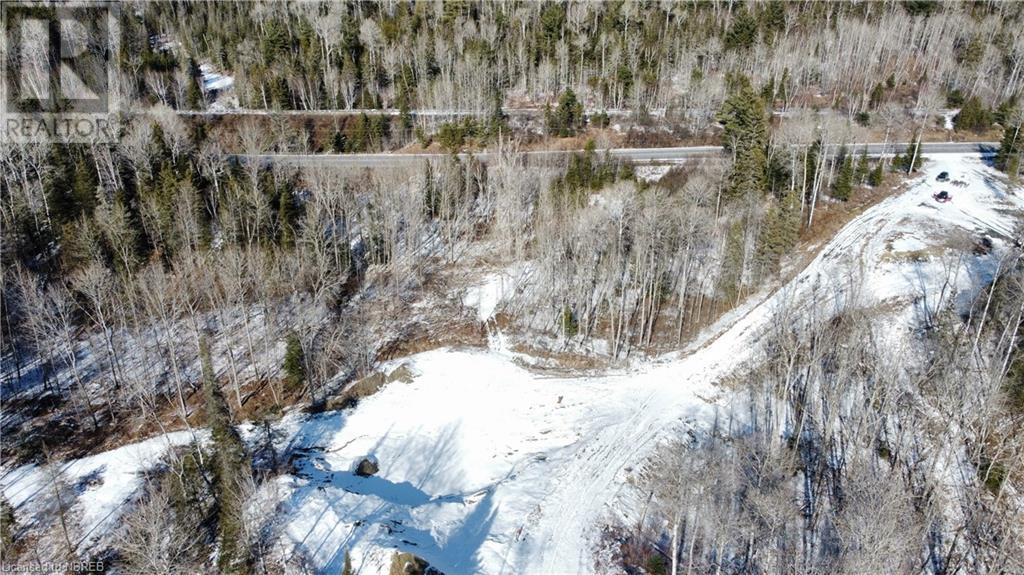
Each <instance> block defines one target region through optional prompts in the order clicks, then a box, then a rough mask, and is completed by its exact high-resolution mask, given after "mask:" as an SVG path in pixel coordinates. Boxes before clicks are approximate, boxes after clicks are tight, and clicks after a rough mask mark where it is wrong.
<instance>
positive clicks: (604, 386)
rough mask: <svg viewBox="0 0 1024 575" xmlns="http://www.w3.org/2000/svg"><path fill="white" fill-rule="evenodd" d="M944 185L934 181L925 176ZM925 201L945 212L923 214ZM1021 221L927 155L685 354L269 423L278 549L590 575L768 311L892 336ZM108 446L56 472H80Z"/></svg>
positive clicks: (982, 261)
mask: <svg viewBox="0 0 1024 575" xmlns="http://www.w3.org/2000/svg"><path fill="white" fill-rule="evenodd" d="M942 171H947V172H949V173H950V176H951V180H952V181H951V182H949V183H945V184H940V183H938V182H937V181H936V175H937V174H938V173H939V172H942ZM940 190H948V191H949V192H950V193H951V194H952V196H953V199H952V201H950V202H948V203H938V202H936V201H935V200H934V199H933V197H932V196H933V194H935V193H937V192H938V191H940ZM1022 207H1024V202H1022V200H1021V199H1020V198H1019V197H1017V196H1015V195H1013V194H1011V193H1008V191H1007V190H1006V188H1005V184H1003V183H1002V181H1001V179H1000V177H999V175H998V174H997V173H996V172H995V171H994V170H992V169H991V168H990V167H988V166H987V165H986V164H985V163H984V161H983V160H982V159H980V158H979V157H977V156H976V155H952V154H951V155H934V156H930V158H929V161H928V162H927V164H926V166H925V169H924V171H923V174H922V175H921V176H920V177H919V178H918V179H917V180H915V181H914V182H912V183H911V185H910V186H909V187H908V188H907V190H906V191H904V192H902V193H900V194H899V195H896V196H893V197H891V198H889V199H887V200H885V201H883V202H881V203H879V204H877V205H876V206H874V207H872V208H870V209H868V210H867V211H865V212H864V213H863V214H861V215H860V216H858V217H857V218H855V219H854V220H853V221H851V222H850V223H849V224H847V225H846V226H845V227H844V228H843V229H842V230H840V232H839V233H838V234H836V236H835V237H834V238H833V239H832V240H831V241H829V242H828V243H827V244H826V245H825V246H824V247H823V249H822V250H821V251H820V252H819V253H818V255H817V256H816V257H815V258H814V260H813V261H812V262H811V263H810V264H809V265H808V266H807V268H805V269H804V270H803V271H802V272H800V273H799V274H797V275H796V277H794V278H793V279H792V280H791V281H790V282H789V283H787V284H786V285H785V286H783V287H782V288H780V289H778V290H775V291H773V292H765V293H763V294H762V295H761V296H759V297H758V298H754V299H753V300H751V301H749V302H747V303H745V304H744V305H743V306H741V307H740V308H738V309H737V310H736V311H735V312H734V313H730V314H727V315H725V316H724V317H723V318H722V319H721V320H720V321H719V322H718V323H717V324H716V325H714V326H711V327H710V328H708V330H707V331H705V332H704V333H703V334H701V336H700V337H699V338H698V340H697V343H695V344H694V345H692V346H691V347H690V348H688V349H687V350H686V351H685V352H681V353H676V354H672V355H670V356H666V357H664V358H661V359H659V360H658V361H652V362H647V363H644V364H642V365H639V366H635V367H632V368H630V369H628V370H622V371H618V372H613V373H609V374H606V375H603V376H600V377H576V378H569V377H559V378H552V377H546V376H543V375H540V374H538V373H536V372H533V371H530V370H529V369H527V368H526V367H524V366H523V364H522V362H520V361H518V360H517V358H516V357H515V356H514V355H513V354H508V353H504V352H502V351H501V350H480V351H473V350H455V349H439V350H433V351H428V352H425V353H420V354H417V355H414V356H412V357H410V358H407V359H406V360H403V362H401V363H406V364H407V365H408V368H409V369H410V371H411V372H412V373H413V374H414V376H413V377H412V378H411V381H408V382H403V381H394V382H392V383H390V384H388V385H387V386H385V387H384V388H383V389H382V390H381V391H379V392H378V393H376V394H375V395H373V396H371V397H368V398H366V399H364V400H363V401H362V402H361V403H360V404H359V405H358V406H357V407H356V408H355V409H353V410H350V411H345V412H334V413H327V414H322V415H318V416H305V415H299V414H292V415H289V416H287V417H286V418H285V419H284V421H282V422H281V423H280V424H279V429H278V431H279V432H280V434H279V437H280V439H279V441H280V444H279V447H280V448H281V450H283V451H287V452H290V453H292V454H296V459H295V460H294V474H291V475H283V476H280V477H278V478H276V479H275V480H274V481H275V483H274V484H273V485H272V486H268V487H273V489H268V492H273V493H277V494H279V508H278V511H279V513H278V517H279V520H280V521H281V522H282V524H283V525H282V527H283V529H282V531H281V533H282V535H281V539H282V540H281V545H282V546H281V547H280V548H279V549H281V552H282V553H285V554H299V555H302V556H304V557H306V558H307V559H308V560H309V562H310V563H312V564H313V565H314V566H315V567H316V568H317V569H319V570H320V571H321V572H324V573H338V572H340V570H341V567H342V563H343V558H344V555H345V553H346V551H348V552H350V553H351V555H352V559H353V563H354V566H355V567H356V569H357V571H358V572H359V573H360V574H361V575H370V574H373V573H386V572H387V571H388V567H389V563H390V557H391V554H392V552H393V550H395V549H401V550H404V551H409V552H412V553H415V554H417V555H419V556H422V557H423V558H425V559H426V560H427V561H429V562H430V563H431V564H432V565H434V566H436V567H437V568H438V569H440V570H442V571H444V572H446V573H449V574H450V575H451V574H462V573H537V574H544V575H552V574H563V573H564V574H569V573H589V572H593V571H595V570H596V569H597V568H596V567H595V565H596V563H595V552H596V551H597V549H598V543H599V537H600V528H601V525H602V524H603V523H605V522H607V521H609V520H612V519H618V520H624V521H627V522H634V523H635V521H636V519H637V517H636V515H638V514H639V513H640V510H639V509H636V508H635V507H634V506H632V505H629V504H628V503H627V502H628V501H630V500H632V499H633V495H635V494H634V493H633V492H634V490H635V487H634V486H633V484H632V483H631V482H630V478H631V476H632V475H633V474H634V470H636V469H638V468H639V467H640V466H641V465H642V464H643V462H644V461H645V459H646V458H647V457H649V456H650V454H651V453H652V450H653V449H654V447H655V446H656V445H658V443H659V441H661V440H663V439H665V438H667V437H669V436H670V435H671V434H673V433H676V432H678V431H680V430H685V429H693V430H697V431H699V430H703V429H707V428H709V427H711V426H713V425H716V424H718V423H720V422H722V421H725V420H727V419H728V418H730V417H731V416H733V415H734V414H735V413H736V412H737V411H741V409H734V408H733V405H734V404H735V405H736V407H737V408H741V407H742V401H741V400H740V399H738V398H737V396H736V395H734V394H733V393H731V392H730V391H728V389H727V388H726V387H720V386H719V385H717V384H718V383H720V382H721V381H722V379H723V378H725V377H728V376H729V375H732V374H738V373H739V372H740V370H742V369H743V368H744V367H745V366H746V365H747V364H748V363H750V362H752V361H756V360H757V359H759V358H760V357H761V352H760V350H759V347H758V346H759V342H760V341H761V340H762V338H763V337H764V335H765V334H766V333H768V332H769V330H770V329H771V328H772V326H773V325H774V324H775V323H776V321H777V320H778V317H779V316H778V313H779V312H780V310H782V309H783V308H785V307H790V306H792V305H800V306H807V307H808V308H810V305H811V304H810V302H812V301H813V302H816V304H817V305H816V306H815V309H822V304H824V305H825V306H826V307H825V309H826V310H827V309H837V310H838V309H840V308H841V307H842V306H843V305H848V304H849V305H857V306H864V307H865V308H869V309H875V308H881V307H883V304H884V308H885V313H886V314H887V315H886V316H885V320H884V321H885V323H884V324H883V325H885V326H887V327H890V328H891V329H889V330H888V332H889V334H890V336H891V337H892V338H894V341H897V339H898V338H900V337H901V334H905V333H907V331H908V330H909V329H913V328H915V327H918V326H920V325H921V322H922V321H927V319H928V317H930V315H931V314H933V313H934V312H935V311H936V310H937V309H939V307H941V306H943V305H946V303H947V302H953V303H955V304H956V305H966V303H967V302H968V301H969V299H970V298H969V296H970V295H972V294H974V293H976V290H977V289H979V288H980V287H982V286H983V285H984V284H985V283H986V282H987V281H988V280H989V278H991V276H992V274H993V272H994V270H995V268H996V266H998V265H999V256H1000V254H1001V252H1002V251H1003V250H1004V249H1005V247H1006V246H1007V245H1008V243H1010V242H1013V241H1014V237H1015V226H1016V223H1017V220H1018V217H1019V214H1020V212H1021V208H1022ZM985 238H988V239H987V240H986V239H985ZM971 246H981V247H982V249H972V248H971ZM855 278H856V279H855ZM513 283H514V282H513ZM508 285H509V281H508V278H507V277H505V275H504V274H502V273H497V274H493V275H490V276H488V277H486V278H484V280H483V282H482V283H481V284H480V285H479V286H478V287H476V288H473V289H470V290H469V291H468V292H467V293H466V295H465V296H464V299H463V302H464V303H465V304H466V305H469V306H473V307H475V308H476V310H477V318H478V319H479V320H480V321H486V320H488V319H490V318H492V317H493V316H494V314H495V312H496V311H498V310H499V308H500V304H501V302H502V301H503V300H504V299H505V298H506V297H507V295H508V291H507V290H508ZM951 298H953V299H951ZM833 303H834V304H835V305H834V307H828V306H829V305H830V304H833ZM826 313H827V312H826ZM897 343H898V342H897ZM398 363H399V362H396V363H395V364H393V365H389V366H386V368H387V369H389V370H390V369H393V368H395V367H397V365H398ZM142 445H145V444H142ZM122 449H128V448H122ZM119 451H120V450H115V451H113V452H108V453H106V454H101V455H98V456H95V457H93V458H86V459H83V460H80V461H77V462H72V463H71V464H68V466H67V469H81V471H82V473H81V474H80V475H82V474H85V473H87V472H88V470H89V469H97V468H99V467H101V466H102V461H104V459H103V458H107V459H109V458H112V457H114V455H113V454H115V453H117V452H119ZM367 455H372V456H374V457H375V458H376V459H377V460H378V461H379V464H380V471H379V473H378V474H377V475H375V476H373V477H359V476H357V475H355V474H354V473H353V471H352V470H353V465H354V464H355V463H356V462H357V461H358V460H359V459H360V458H361V457H363V456H367ZM86 462H89V463H86ZM140 468H141V467H139V466H136V467H134V468H133V467H131V466H126V467H124V468H123V469H122V468H118V474H119V475H118V476H114V475H111V471H109V470H108V471H106V473H105V475H104V482H103V485H107V484H109V483H112V482H114V481H115V480H119V481H122V482H123V485H122V487H121V488H120V489H119V491H118V492H117V493H111V494H110V495H109V496H106V495H105V496H103V497H102V498H101V497H98V496H97V497H94V498H93V502H94V503H95V504H96V505H97V508H95V509H93V508H92V503H88V502H87V503H83V504H82V505H83V508H84V509H85V513H86V515H87V516H88V517H92V518H93V521H95V520H96V519H95V518H97V517H102V516H103V512H104V511H109V510H110V507H103V508H99V507H98V506H99V505H100V504H103V505H105V506H113V507H115V508H116V506H117V505H119V504H120V502H123V501H125V500H126V499H128V498H129V497H130V496H131V492H132V491H134V490H135V489H136V488H137V486H138V484H139V482H138V479H137V478H136V477H137V476H135V475H132V473H134V472H133V471H130V470H132V469H134V470H138V469H140ZM108 469H109V468H108ZM37 473H38V470H35V469H34V468H20V469H17V470H14V471H10V472H9V473H8V474H7V475H5V476H4V478H3V480H2V481H0V484H2V485H3V488H4V492H5V493H6V494H7V495H8V497H9V498H11V500H12V502H13V503H14V504H15V505H21V506H24V505H26V500H27V498H26V497H25V496H24V495H20V494H21V493H24V490H27V489H29V486H31V485H33V484H35V483H39V481H38V479H35V480H33V479H31V477H30V475H31V474H37ZM11 477H13V478H14V479H10V478H11Z"/></svg>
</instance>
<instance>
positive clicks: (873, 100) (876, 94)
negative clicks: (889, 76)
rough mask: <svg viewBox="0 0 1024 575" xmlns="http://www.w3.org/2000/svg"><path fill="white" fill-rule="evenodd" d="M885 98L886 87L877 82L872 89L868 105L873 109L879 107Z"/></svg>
mask: <svg viewBox="0 0 1024 575" xmlns="http://www.w3.org/2000/svg"><path fill="white" fill-rule="evenodd" d="M883 98H885V88H883V87H882V84H875V87H874V88H872V89H871V96H870V98H868V107H869V108H871V109H872V110H875V109H878V106H879V105H881V103H882V99H883Z"/></svg>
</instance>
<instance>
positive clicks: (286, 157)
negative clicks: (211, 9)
mask: <svg viewBox="0 0 1024 575" xmlns="http://www.w3.org/2000/svg"><path fill="white" fill-rule="evenodd" d="M909 145H910V144H909V143H907V142H898V143H890V144H882V143H870V144H850V145H848V146H847V149H849V150H850V151H851V153H856V154H859V153H861V150H864V149H867V152H868V155H869V156H881V155H885V154H893V153H897V152H899V153H902V152H904V151H905V150H906V149H907V147H908V146H909ZM998 146H999V143H998V142H923V143H922V144H921V153H922V154H966V153H990V152H993V151H994V150H995V149H996V148H997V147H998ZM581 152H582V150H542V151H531V152H524V153H523V155H524V156H525V157H526V159H527V161H528V162H537V161H539V162H545V161H554V160H559V159H562V158H565V157H566V156H568V155H570V154H578V153H581ZM598 153H599V154H602V155H603V154H604V153H605V151H604V150H599V151H598ZM607 153H608V154H609V155H610V156H611V157H613V158H617V159H621V160H628V161H631V162H637V163H669V164H671V163H678V162H683V161H687V160H694V159H702V158H716V157H722V156H723V155H724V154H725V151H724V150H723V148H722V147H721V146H691V147H678V148H610V149H608V150H607ZM496 156H497V153H496V152H489V151H485V152H480V153H477V154H467V153H463V154H458V157H459V158H460V159H466V158H470V157H472V158H475V159H476V160H478V161H480V162H483V163H487V162H490V161H493V159H494V158H495V157H496ZM237 157H238V158H239V159H243V160H251V159H255V160H256V161H258V162H261V163H265V164H289V165H294V166H300V167H315V166H325V167H327V166H330V167H353V168H392V167H400V166H409V165H415V164H418V163H421V162H423V161H424V160H441V159H443V158H446V157H448V154H436V153H410V154H403V153H381V154H261V155H256V156H249V155H239V156H237Z"/></svg>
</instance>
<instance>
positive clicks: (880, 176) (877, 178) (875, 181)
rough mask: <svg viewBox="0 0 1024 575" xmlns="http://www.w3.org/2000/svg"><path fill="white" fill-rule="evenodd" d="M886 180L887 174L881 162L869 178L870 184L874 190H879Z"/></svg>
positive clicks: (876, 165)
mask: <svg viewBox="0 0 1024 575" xmlns="http://www.w3.org/2000/svg"><path fill="white" fill-rule="evenodd" d="M884 180H885V173H884V172H883V162H882V161H881V160H879V161H878V163H877V164H875V167H874V169H873V170H871V174H870V175H869V176H868V184H869V185H870V186H871V187H872V188H877V187H878V186H881V185H882V182H883V181H884Z"/></svg>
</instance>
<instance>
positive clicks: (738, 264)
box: [718, 220, 746, 301]
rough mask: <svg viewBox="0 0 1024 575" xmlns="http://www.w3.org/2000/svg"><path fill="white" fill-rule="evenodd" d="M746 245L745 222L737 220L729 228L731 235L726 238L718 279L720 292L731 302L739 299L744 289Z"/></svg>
mask: <svg viewBox="0 0 1024 575" xmlns="http://www.w3.org/2000/svg"><path fill="white" fill-rule="evenodd" d="M745 243H746V242H745V238H744V226H743V221H742V220H736V221H735V222H733V224H732V225H731V226H729V233H728V235H727V236H726V238H725V252H724V254H723V259H722V269H721V273H720V274H719V277H718V289H719V292H720V293H721V294H723V295H724V296H725V298H726V299H727V300H729V301H735V300H736V299H737V298H738V297H739V294H740V288H741V287H742V282H743V268H744V259H745V251H746V249H745V245H744V244H745Z"/></svg>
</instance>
